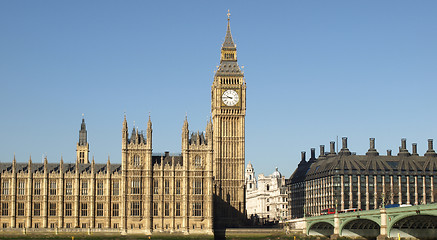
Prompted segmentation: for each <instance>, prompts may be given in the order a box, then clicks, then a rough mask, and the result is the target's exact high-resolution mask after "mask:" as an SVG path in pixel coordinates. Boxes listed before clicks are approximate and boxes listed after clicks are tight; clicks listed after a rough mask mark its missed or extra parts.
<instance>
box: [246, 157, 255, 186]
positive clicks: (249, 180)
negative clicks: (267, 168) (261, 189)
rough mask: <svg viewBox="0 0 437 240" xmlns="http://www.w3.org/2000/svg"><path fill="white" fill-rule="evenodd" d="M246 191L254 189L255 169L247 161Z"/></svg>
mask: <svg viewBox="0 0 437 240" xmlns="http://www.w3.org/2000/svg"><path fill="white" fill-rule="evenodd" d="M245 175H246V177H245V178H246V191H247V192H251V191H254V190H256V179H255V170H254V168H253V166H252V164H251V163H250V162H249V163H248V164H247V166H246V174H245Z"/></svg>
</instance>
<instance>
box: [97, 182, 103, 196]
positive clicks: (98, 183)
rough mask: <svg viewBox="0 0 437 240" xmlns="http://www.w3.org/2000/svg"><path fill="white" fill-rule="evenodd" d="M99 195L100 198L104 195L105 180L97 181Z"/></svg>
mask: <svg viewBox="0 0 437 240" xmlns="http://www.w3.org/2000/svg"><path fill="white" fill-rule="evenodd" d="M97 195H98V196H101V195H103V180H98V181H97Z"/></svg>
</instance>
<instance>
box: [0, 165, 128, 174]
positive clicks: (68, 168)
mask: <svg viewBox="0 0 437 240" xmlns="http://www.w3.org/2000/svg"><path fill="white" fill-rule="evenodd" d="M31 168H32V169H31V171H32V173H37V172H41V173H42V172H44V164H43V163H32V167H31ZM110 168H111V169H110V173H116V172H121V164H111V165H110ZM62 170H63V173H67V172H71V173H76V164H73V163H63V165H62ZM59 171H60V164H59V163H47V172H49V173H59ZM78 171H79V173H85V172H87V173H91V164H90V163H88V164H83V163H79V164H78ZM94 171H95V172H96V173H107V171H108V165H107V164H94ZM4 172H12V163H0V173H4ZM16 172H17V173H19V172H24V173H28V172H29V164H28V163H17V164H16Z"/></svg>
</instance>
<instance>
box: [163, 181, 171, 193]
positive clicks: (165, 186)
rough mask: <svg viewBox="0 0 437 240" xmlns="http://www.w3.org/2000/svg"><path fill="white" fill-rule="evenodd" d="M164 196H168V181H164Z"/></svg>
mask: <svg viewBox="0 0 437 240" xmlns="http://www.w3.org/2000/svg"><path fill="white" fill-rule="evenodd" d="M164 194H170V181H169V180H168V179H165V180H164Z"/></svg>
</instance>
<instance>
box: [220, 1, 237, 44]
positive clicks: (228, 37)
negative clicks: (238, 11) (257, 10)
mask: <svg viewBox="0 0 437 240" xmlns="http://www.w3.org/2000/svg"><path fill="white" fill-rule="evenodd" d="M227 15H228V28H227V30H226V36H225V41H224V42H223V46H222V48H235V47H236V46H235V44H234V40H233V39H232V34H231V23H230V22H231V18H230V16H231V13H230V12H229V9H228V14H227Z"/></svg>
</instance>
